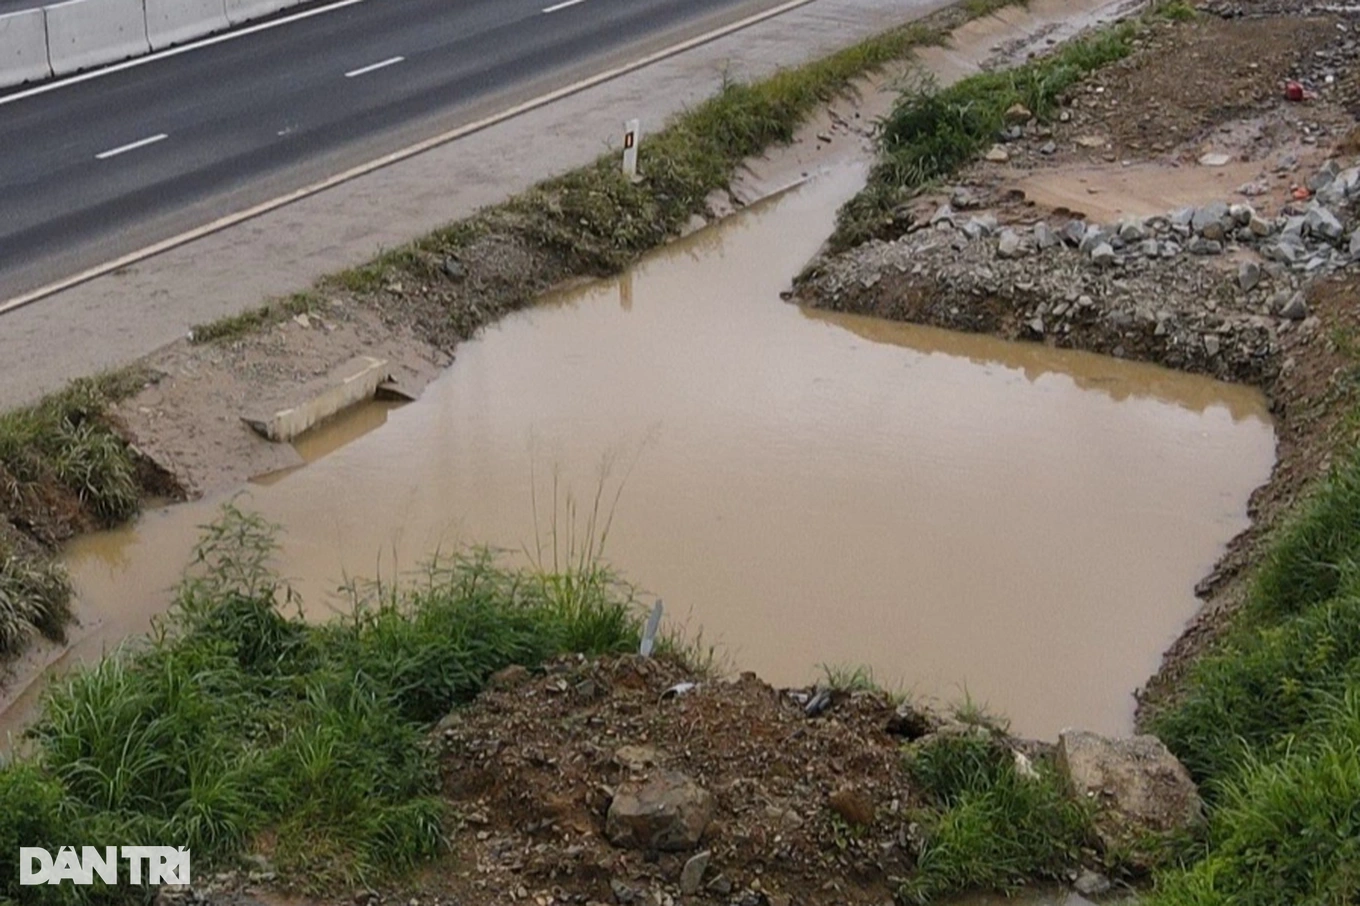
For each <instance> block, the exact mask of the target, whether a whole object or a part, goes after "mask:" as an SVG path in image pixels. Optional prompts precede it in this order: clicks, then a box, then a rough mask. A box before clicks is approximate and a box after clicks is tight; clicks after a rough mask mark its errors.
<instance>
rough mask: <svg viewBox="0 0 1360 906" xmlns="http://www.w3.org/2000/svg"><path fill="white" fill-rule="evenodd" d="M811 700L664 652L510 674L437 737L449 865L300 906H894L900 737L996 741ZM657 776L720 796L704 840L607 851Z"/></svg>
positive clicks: (860, 697)
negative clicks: (456, 819)
mask: <svg viewBox="0 0 1360 906" xmlns="http://www.w3.org/2000/svg"><path fill="white" fill-rule="evenodd" d="M682 684H692V685H691V686H690V687H688V688H687V687H686V685H682ZM677 691H678V694H677ZM813 691H814V690H777V689H774V688H772V687H770V686H768V685H766V684H765V683H764V682H762V681H761V680H759V679H758V678H757V677H756V676H755V675H754V674H751V673H747V674H742V675H741V676H738V677H735V678H732V679H715V678H712V677H710V676H706V675H695V674H693V673H691V672H689V671H688V670H686V669H685V668H684V667H682V666H680V665H678V664H676V663H673V662H671V661H668V660H666V659H642V658H638V657H620V658H612V659H603V660H599V661H587V660H583V659H579V658H566V659H563V660H561V661H558V662H556V663H552V664H549V665H548V666H547V668H546V669H545V670H543V671H540V672H537V673H535V674H530V673H529V671H526V670H524V669H523V668H519V667H512V668H508V669H507V670H505V671H502V672H501V673H500V674H497V676H496V677H493V678H492V683H491V686H490V688H489V689H488V690H487V691H486V692H484V693H483V694H482V695H481V696H480V697H479V698H478V699H477V700H476V701H475V702H474V703H473V704H472V705H471V706H469V707H467V708H465V709H460V710H458V711H455V712H453V713H452V714H450V715H449V716H448V717H447V718H445V719H444V720H443V721H442V722H441V723H440V724H439V726H438V727H437V728H436V729H435V730H434V731H433V732H432V734H431V743H432V745H433V747H434V749H435V752H436V754H437V756H438V758H439V760H440V764H441V766H442V771H441V772H442V777H443V794H444V797H445V799H446V800H447V801H448V802H449V804H450V805H451V807H452V808H453V810H454V811H455V812H456V814H458V815H459V816H460V818H461V822H460V824H459V825H458V826H457V827H456V828H455V829H454V830H453V832H452V834H451V836H450V839H449V850H450V853H451V855H450V856H449V857H448V858H447V859H446V860H444V861H443V862H442V863H440V864H436V865H433V866H430V867H429V868H428V869H427V870H426V871H425V872H424V873H423V877H421V878H419V879H416V880H414V881H412V882H410V883H409V884H407V885H405V886H404V887H399V888H396V889H384V890H383V891H382V893H381V894H379V893H377V892H371V893H359V894H358V895H357V896H355V895H353V894H346V895H344V896H342V897H337V898H334V899H326V900H321V901H318V900H307V901H306V903H307V904H309V906H317V904H319V903H320V902H326V903H333V904H335V906H340V904H351V903H357V904H360V906H366V904H374V906H376V904H378V903H380V902H381V903H412V902H419V903H420V904H423V906H436V904H459V903H486V902H512V901H522V902H533V903H540V904H549V903H556V904H570V903H580V904H586V903H615V902H617V903H621V904H625V906H626V904H629V903H634V904H638V906H642V904H649V903H651V904H661V903H678V902H688V903H723V904H735V903H749V904H752V906H756V904H768V906H787V904H790V903H793V902H797V903H800V904H810V906H816V904H827V906H831V904H865V906H867V904H873V906H881V904H883V903H888V902H892V900H893V898H894V893H895V888H896V883H895V882H894V880H893V879H894V878H901V877H904V876H906V875H907V874H908V873H909V872H910V870H911V868H912V865H913V864H914V856H913V851H914V847H915V845H916V844H915V843H914V842H913V841H914V840H916V838H917V833H916V831H915V830H914V829H913V827H912V824H911V815H912V813H913V811H914V810H915V809H917V808H918V807H919V806H920V805H921V804H922V803H921V801H920V799H919V796H918V794H917V793H916V792H914V791H913V790H912V789H911V788H910V786H909V784H908V781H907V772H906V771H904V770H903V768H902V745H903V743H904V742H905V741H908V740H911V739H921V738H923V737H924V736H925V735H926V734H928V733H930V732H939V733H972V732H976V733H982V734H986V733H988V732H989V731H987V730H985V729H981V728H978V727H972V726H970V725H966V724H958V723H952V724H948V725H941V724H939V723H938V722H936V719H935V718H933V717H931V716H930V715H927V714H924V713H921V712H916V711H912V710H910V709H906V708H903V709H900V710H899V708H898V707H896V706H895V705H894V704H893V702H892V701H891V700H889V698H888V697H887V696H885V695H883V694H882V693H878V692H857V693H850V692H839V693H836V694H834V695H833V697H832V703H831V705H830V707H829V708H828V709H827V710H825V711H823V712H821V713H819V714H817V715H816V716H813V717H809V716H807V715H806V714H805V712H804V705H803V704H802V703H801V701H800V700H799V698H796V697H795V696H807V695H808V694H810V693H812V692H813ZM942 727H944V728H943V729H942ZM1006 744H1010V745H1012V746H1013V747H1014V749H1015V751H1017V752H1023V753H1024V754H1025V755H1026V757H1031V758H1042V757H1047V756H1048V755H1049V754H1050V753H1049V751H1048V749H1047V748H1045V747H1042V746H1039V745H1037V744H1034V743H1025V742H1021V741H1016V740H1006ZM661 772H679V773H681V774H683V775H685V776H687V777H688V778H690V779H691V780H693V781H694V782H696V783H698V784H699V785H700V786H701V787H703V788H704V789H706V790H708V791H709V792H710V793H711V794H712V795H713V797H714V800H715V808H714V812H713V820H712V823H711V824H709V825H708V827H707V830H706V831H705V832H704V834H703V837H702V839H701V840H700V843H699V845H698V847H697V848H696V849H694V850H688V851H683V852H656V851H650V852H649V851H641V850H630V849H623V848H619V847H616V846H614V845H613V844H611V843H610V842H609V840H608V839H607V838H606V832H605V825H606V820H605V818H606V813H607V811H608V808H609V806H610V803H611V800H612V798H613V795H614V791H615V790H616V789H617V788H618V787H619V785H620V784H622V783H624V782H626V781H641V782H645V781H646V780H648V779H649V778H652V777H654V776H657V775H658V774H660V773H661ZM696 852H708V853H709V854H710V858H709V862H708V866H707V869H706V870H705V872H704V873H703V876H702V886H701V889H699V890H698V891H697V892H695V893H691V894H686V895H683V897H682V894H681V890H680V886H679V883H680V874H681V871H682V869H683V868H684V866H685V863H686V862H687V861H688V860H689V859H690V858H691V857H692V856H694V855H695V853H696ZM226 886H227V887H230V886H232V881H231V880H230V879H226ZM212 896H213V897H214V899H212V900H211V901H212V902H218V900H217V899H215V897H217V896H220V894H217V893H214V894H212ZM223 902H228V901H227V900H223ZM271 902H276V903H279V904H284V903H299V902H302V901H298V900H288V899H281V898H272V897H271Z"/></svg>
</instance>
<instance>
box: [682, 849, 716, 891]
mask: <svg viewBox="0 0 1360 906" xmlns="http://www.w3.org/2000/svg"><path fill="white" fill-rule="evenodd" d="M711 858H713V853H712V852H710V851H709V850H704V851H703V852H701V853H695V854H694V855H693V856H690V857H689V859H688V860H687V861H686V862H685V867H684V868H683V869H681V870H680V892H681V893H682V894H684V895H685V896H687V897H690V896H694V894H696V893H698V892H699V888H700V887H701V886H703V882H704V872H705V871H707V870H708V862H709V860H710V859H711Z"/></svg>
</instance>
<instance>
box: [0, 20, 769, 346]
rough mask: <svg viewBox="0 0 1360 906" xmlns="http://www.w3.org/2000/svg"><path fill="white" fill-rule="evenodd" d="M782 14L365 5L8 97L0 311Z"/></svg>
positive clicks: (0, 166)
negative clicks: (366, 165)
mask: <svg viewBox="0 0 1360 906" xmlns="http://www.w3.org/2000/svg"><path fill="white" fill-rule="evenodd" d="M774 5H776V3H775V2H774V0H769V2H753V0H567V2H561V0H363V2H358V3H355V4H353V5H350V6H346V7H344V8H340V9H334V10H330V11H327V12H323V13H320V14H318V15H315V16H312V17H310V18H306V19H303V20H301V21H296V22H290V23H287V24H284V25H280V26H279V27H276V28H271V29H266V30H262V31H259V32H256V33H254V34H249V35H246V36H243V37H240V38H238V39H233V40H228V41H223V42H221V43H217V44H213V45H211V46H208V47H203V48H199V49H195V50H191V51H188V52H186V53H182V54H179V55H175V56H171V57H168V58H165V59H158V60H154V61H152V62H148V63H146V64H145V65H141V66H135V67H132V68H128V69H124V70H121V71H117V72H111V73H108V74H106V75H101V76H99V77H96V78H91V79H88V80H85V81H80V82H78V83H75V84H70V85H66V86H63V87H59V88H56V89H54V90H51V91H46V92H43V93H39V94H34V95H28V96H25V93H24V92H23V91H10V92H8V93H6V94H0V301H3V300H4V299H7V298H10V297H13V296H15V295H17V294H19V293H22V292H26V291H28V290H31V289H34V288H36V287H38V286H40V285H43V284H45V283H47V282H51V281H53V280H56V279H60V278H62V277H65V276H68V275H69V274H71V273H75V272H76V271H78V270H80V269H82V268H85V267H90V266H93V265H96V264H99V263H102V262H103V261H108V260H112V259H114V258H116V257H118V256H119V255H121V254H124V253H127V252H130V251H133V250H135V249H137V248H141V247H144V246H146V245H148V244H150V243H152V242H155V241H157V240H159V239H163V238H166V237H168V236H170V235H173V234H175V233H177V232H179V231H182V230H184V229H189V228H192V227H194V226H197V225H199V224H201V223H206V222H209V221H210V220H212V219H214V218H215V217H219V216H222V215H224V214H227V213H231V212H233V211H234V210H240V209H243V208H245V207H248V206H249V205H250V204H253V203H255V202H258V201H262V200H264V199H265V198H268V197H273V196H275V195H278V194H282V193H283V192H286V191H288V190H290V189H293V188H297V187H299V186H302V185H305V184H307V183H308V182H310V181H312V180H314V179H317V178H321V177H324V176H327V175H330V173H333V172H339V171H340V170H342V169H344V168H345V167H346V166H352V165H354V164H356V163H359V162H362V161H363V160H367V159H373V158H376V157H377V156H379V155H380V154H382V153H385V152H386V151H390V150H394V149H395V148H397V147H402V146H404V145H406V144H410V143H411V142H413V141H416V140H419V139H420V138H424V137H426V136H428V135H434V134H437V133H438V132H439V131H441V130H442V129H446V128H450V127H451V126H453V125H457V124H458V122H459V120H458V118H457V117H458V111H465V110H467V109H469V108H470V107H471V106H473V105H475V104H476V103H477V102H478V101H479V99H480V100H483V101H484V100H485V99H486V98H489V97H496V96H498V93H501V92H505V91H507V90H508V89H511V88H513V86H516V85H526V84H533V85H543V86H544V87H549V86H550V87H557V84H559V83H561V84H564V83H565V82H566V81H568V80H569V78H575V77H580V75H582V74H583V70H582V67H583V66H587V67H588V66H589V65H590V61H593V60H604V59H606V58H608V57H609V56H610V55H611V54H613V55H615V56H617V55H618V54H620V53H622V52H625V51H627V50H628V49H630V48H632V47H635V46H636V47H642V46H643V45H645V44H646V43H647V42H649V41H651V42H655V41H656V40H657V39H658V36H661V37H665V36H667V35H670V34H672V33H675V34H677V35H678V34H679V33H680V32H681V31H683V30H684V29H685V28H686V27H692V26H693V25H694V24H695V23H698V22H707V21H709V20H716V19H719V18H721V17H722V16H724V15H725V14H727V13H732V16H731V18H736V14H737V13H738V11H740V13H741V14H745V13H749V12H750V11H751V10H752V9H753V8H762V7H769V6H774ZM600 68H603V66H602V65H601V67H600ZM555 74H560V75H561V79H560V81H559V82H558V83H554V77H555ZM7 98H8V100H7ZM604 139H605V137H604V136H602V142H603V141H604ZM543 143H544V153H545V154H548V153H551V144H552V143H551V137H550V136H545V137H544V139H543ZM602 146H603V145H602ZM433 189H434V187H432V190H433ZM3 329H4V328H3V317H0V330H3Z"/></svg>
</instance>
